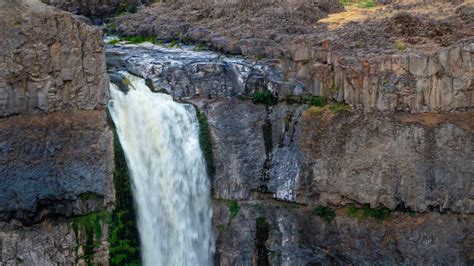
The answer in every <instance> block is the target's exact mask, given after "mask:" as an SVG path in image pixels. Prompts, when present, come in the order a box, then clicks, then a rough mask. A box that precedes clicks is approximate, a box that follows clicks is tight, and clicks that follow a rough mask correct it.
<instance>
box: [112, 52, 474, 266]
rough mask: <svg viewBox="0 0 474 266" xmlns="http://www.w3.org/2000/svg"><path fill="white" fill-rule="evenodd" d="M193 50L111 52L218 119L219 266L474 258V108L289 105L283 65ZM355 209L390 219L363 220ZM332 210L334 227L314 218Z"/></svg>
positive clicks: (117, 64)
mask: <svg viewBox="0 0 474 266" xmlns="http://www.w3.org/2000/svg"><path fill="white" fill-rule="evenodd" d="M190 49H192V47H183V48H182V49H181V48H173V49H169V48H166V47H164V46H153V45H151V44H142V45H138V46H137V45H123V44H117V45H111V46H110V47H109V50H108V51H109V53H108V54H109V55H110V57H109V58H110V59H112V60H110V63H109V65H110V66H111V67H114V68H116V69H126V70H128V71H130V72H132V73H134V74H136V75H139V76H142V77H144V78H146V79H148V84H149V85H150V86H151V87H152V88H151V89H153V90H155V91H160V90H164V91H166V92H167V93H170V94H171V95H173V96H174V97H175V98H176V99H179V100H184V101H190V102H192V103H193V104H195V105H196V106H197V107H198V108H199V109H200V110H201V111H202V112H203V113H204V114H205V115H206V116H207V120H208V124H209V127H210V131H211V134H212V145H213V155H214V156H213V158H212V159H213V160H214V163H213V165H214V166H215V173H214V175H213V176H212V180H213V187H212V191H213V197H214V199H215V203H214V226H215V230H216V232H217V236H216V237H217V242H216V244H217V263H218V264H220V265H252V264H259V263H267V262H268V263H269V264H270V265H295V264H298V265H310V264H315V263H316V264H317V263H341V264H345V263H355V264H358V263H364V262H369V263H374V264H377V263H392V264H400V263H408V264H409V263H427V264H443V263H448V264H449V263H450V264H458V265H465V264H469V263H470V262H471V261H472V259H473V255H472V252H471V251H472V248H473V246H472V239H471V237H470V234H471V233H469V232H472V230H473V227H472V225H471V222H472V221H471V220H472V217H473V216H472V215H473V200H474V195H473V194H472V186H473V184H472V182H473V177H474V169H473V168H472V164H471V163H470V162H471V161H472V160H473V159H474V154H473V151H472V146H473V141H474V140H473V136H474V135H473V132H474V131H473V124H472V121H474V116H473V113H472V112H470V111H466V112H450V113H441V114H436V113H421V114H410V113H409V112H405V113H395V112H381V111H372V112H365V111H363V110H357V108H351V107H350V106H349V105H343V104H340V103H337V102H335V101H334V100H332V101H331V100H330V101H329V103H328V104H327V105H326V106H324V107H314V106H313V107H310V106H309V103H310V102H311V101H307V100H305V96H304V95H303V96H302V95H298V94H292V93H287V94H286V96H284V97H283V96H281V95H285V91H284V90H283V89H282V88H285V86H286V88H293V91H296V90H297V89H298V88H299V86H298V85H297V84H292V85H291V86H293V87H291V86H290V85H289V84H290V83H285V81H284V74H283V73H284V72H282V71H280V70H281V69H280V68H278V67H275V65H273V64H272V62H256V61H253V60H249V59H245V60H244V59H241V58H226V57H223V56H220V55H218V54H216V53H212V52H196V51H192V50H190ZM203 65H204V66H205V68H204V67H203V68H198V66H203ZM237 66H238V67H237ZM196 69H200V70H199V71H196ZM179 77H183V79H180V78H179ZM248 77H254V78H253V79H251V78H248ZM256 80H257V81H258V82H255V81H256ZM255 84H258V86H255ZM282 84H285V86H282ZM259 90H269V91H271V92H273V95H274V96H275V97H274V99H273V101H272V105H264V104H258V103H257V104H256V103H253V102H252V96H253V95H254V94H255V93H256V92H258V91H259ZM288 91H290V90H287V92H288ZM310 99H311V98H310ZM316 99H318V100H321V98H316ZM285 202H286V203H285ZM350 204H355V205H354V206H358V207H359V208H362V206H364V208H369V209H370V208H372V209H375V208H378V207H381V206H383V207H384V208H386V209H384V211H385V212H388V213H389V216H390V218H388V220H377V219H372V218H370V219H369V220H365V219H364V220H362V221H361V220H360V219H359V218H357V217H353V216H351V215H349V214H348V211H347V209H348V208H349V207H348V206H352V205H350ZM239 205H240V207H236V206H239ZM321 206H329V207H328V208H329V209H330V210H333V209H334V210H336V218H335V219H334V220H332V221H331V222H329V223H327V222H325V221H324V219H323V220H322V219H321V218H320V217H319V216H317V215H315V214H313V210H314V209H315V208H318V207H321ZM390 213H391V215H390ZM262 219H264V220H262ZM371 219H372V220H371ZM265 228H266V229H265ZM262 230H263V231H262ZM449 232H452V233H449ZM262 234H263V236H262ZM427 243H429V244H427ZM448 243H449V244H448ZM433 253H436V254H442V255H441V256H440V257H438V256H435V257H433V256H432V254H433Z"/></svg>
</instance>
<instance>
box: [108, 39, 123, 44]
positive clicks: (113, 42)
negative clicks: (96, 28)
mask: <svg viewBox="0 0 474 266" xmlns="http://www.w3.org/2000/svg"><path fill="white" fill-rule="evenodd" d="M119 42H120V39H118V38H115V39H112V40H110V41H109V42H107V44H111V45H114V44H117V43H119Z"/></svg>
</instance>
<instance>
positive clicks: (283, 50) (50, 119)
mask: <svg viewBox="0 0 474 266" xmlns="http://www.w3.org/2000/svg"><path fill="white" fill-rule="evenodd" d="M59 2H61V1H59ZM59 2H58V3H59ZM65 2H66V1H65ZM72 2H73V3H75V4H78V3H82V2H81V1H72ZM76 2H77V3H76ZM116 2H117V1H116ZM118 2H120V1H118ZM348 2H349V3H353V4H349V5H348V4H347V3H348ZM356 2H357V3H359V2H364V3H359V4H357V3H356ZM367 2H369V3H372V4H373V5H374V6H372V5H371V4H370V5H369V4H367ZM67 3H68V5H69V6H71V5H72V4H71V3H69V2H67ZM127 3H128V2H127ZM343 4H344V5H343ZM55 5H56V6H58V7H61V8H64V5H61V4H55ZM101 5H107V4H103V3H93V2H91V3H90V4H89V5H88V9H87V10H85V11H81V9H75V10H71V9H70V8H64V9H66V10H68V11H73V12H75V13H76V14H79V15H72V14H71V13H68V12H66V11H61V10H59V9H56V8H53V7H51V6H47V5H45V4H42V3H40V2H39V1H34V0H7V1H4V2H2V3H1V4H0V7H1V8H0V13H1V16H0V23H1V26H2V28H5V29H7V30H6V31H3V32H1V33H0V34H1V35H2V38H1V45H0V57H1V58H2V60H1V61H0V64H1V66H0V70H1V72H0V117H1V118H0V128H1V130H0V135H1V136H2V137H1V138H0V160H1V161H2V164H1V166H0V173H1V176H0V191H1V193H0V264H7V265H12V264H17V263H26V264H36V265H50V264H58V263H59V264H71V263H77V264H87V263H96V264H109V263H110V264H119V263H117V260H113V259H111V258H112V255H114V254H116V253H114V252H116V251H114V250H115V249H114V248H110V246H111V244H110V243H111V241H112V242H113V241H115V240H114V239H111V235H112V234H111V233H110V232H109V227H110V226H111V224H112V225H113V224H114V223H113V222H111V221H110V220H111V218H110V217H111V214H112V213H114V209H115V210H116V209H121V208H124V206H128V207H130V206H131V205H133V204H130V203H128V205H127V204H125V205H124V204H122V201H123V197H127V196H126V195H124V194H126V193H130V191H128V190H127V189H125V190H124V189H123V187H121V186H120V185H118V184H117V182H116V181H117V178H118V176H120V175H118V174H117V172H120V171H123V169H118V168H120V167H121V166H122V167H123V164H121V163H120V162H119V159H118V158H117V156H116V155H117V154H120V152H119V153H117V152H118V150H117V149H118V148H117V145H115V148H114V144H113V143H114V134H113V125H112V124H111V123H110V121H109V120H108V119H107V112H106V104H107V102H108V100H109V95H108V83H109V77H110V80H112V82H114V83H116V84H117V85H118V86H119V87H121V88H122V89H123V90H124V91H126V90H127V87H128V85H129V84H128V82H127V80H125V79H123V78H122V77H121V75H120V71H128V72H130V73H132V74H134V75H136V76H139V77H142V78H144V79H145V80H146V83H147V85H148V86H149V87H150V89H151V90H153V91H156V92H161V93H168V94H170V95H171V96H173V98H174V99H175V100H176V101H180V102H187V103H192V104H193V105H194V106H196V108H197V110H198V117H199V120H200V122H201V123H200V125H201V135H202V136H201V137H202V138H203V141H202V143H201V146H202V150H203V153H204V155H205V157H206V161H207V170H208V174H209V178H210V179H211V182H212V209H213V229H214V236H215V245H216V247H215V256H214V257H215V259H214V263H215V264H216V265H320V264H324V265H332V264H337V265H340V264H341V265H345V264H429V265H432V264H433V265H445V264H449V265H471V264H472V263H474V163H473V162H474V149H473V147H474V146H473V144H474V112H473V110H474V109H473V107H474V31H473V29H474V3H473V2H472V1H430V2H429V3H428V2H427V1H408V0H400V1H341V2H340V1H336V0H318V1H306V0H291V1H290V0H278V1H267V0H263V1H246V0H232V1H210V0H209V1H207V0H204V1H185V0H178V1H166V2H164V3H155V4H150V5H149V6H140V7H139V8H138V10H128V11H129V12H125V13H124V14H121V15H120V16H116V17H111V18H108V19H106V23H107V24H106V26H104V27H103V29H101V28H99V27H95V26H90V24H91V23H90V20H89V19H88V18H85V17H82V16H80V15H86V16H92V17H95V15H91V13H90V10H99V9H95V8H96V7H98V6H101ZM109 5H110V8H111V10H112V9H114V8H115V7H116V3H115V2H113V3H112V4H109ZM114 6H115V7H114ZM132 11H133V12H132ZM441 14H442V15H441ZM102 30H104V31H106V32H107V33H108V34H111V35H113V36H115V37H109V38H108V41H107V42H108V44H105V43H104V42H103V41H102V38H103V35H102ZM144 41H148V42H144ZM150 42H151V43H150ZM107 71H108V72H109V75H108V74H107ZM122 160H123V159H122ZM118 170H120V171H118ZM125 171H126V170H125ZM114 173H115V174H114ZM114 177H115V179H116V180H115V183H114ZM122 181H123V180H122ZM116 190H117V193H116ZM121 198H122V199H121ZM131 209H132V210H133V208H131ZM132 216H133V215H132ZM112 217H114V216H113V215H112ZM114 228H116V227H114ZM118 228H120V227H118ZM114 230H115V229H114ZM112 231H113V230H112ZM128 236H129V235H128V234H127V235H125V236H122V237H125V238H126V237H128ZM132 242H133V241H132ZM113 245H114V244H112V246H113ZM111 250H112V251H111ZM118 261H120V260H118Z"/></svg>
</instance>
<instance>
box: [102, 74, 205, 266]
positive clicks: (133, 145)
mask: <svg viewBox="0 0 474 266" xmlns="http://www.w3.org/2000/svg"><path fill="white" fill-rule="evenodd" d="M122 74H124V75H125V76H126V77H127V79H128V80H129V81H130V83H131V85H130V90H129V92H128V93H127V94H124V93H123V92H121V91H119V90H118V88H117V87H116V86H115V85H113V84H111V98H112V100H111V101H110V104H109V110H110V113H111V115H112V119H113V120H114V123H115V125H116V128H117V133H118V135H119V139H120V143H121V144H122V148H123V150H124V151H125V156H126V159H127V165H128V168H129V170H130V173H131V178H132V184H133V188H134V189H133V193H134V199H135V202H136V205H137V209H138V210H137V211H138V229H139V233H140V241H141V248H142V262H143V264H144V265H163V266H168V265H173V266H181V265H183V266H187V265H193V266H194V265H196V266H199V265H212V253H213V237H212V231H211V215H212V213H211V212H212V211H211V207H210V182H209V180H208V177H207V174H206V169H205V163H204V158H203V155H202V152H201V149H200V145H199V124H198V120H197V117H196V112H195V110H194V107H193V106H191V105H185V104H180V103H176V102H174V101H173V100H172V98H171V97H170V96H168V95H166V94H161V93H153V92H151V91H150V89H149V88H148V87H147V86H146V85H145V81H144V80H143V79H141V78H138V77H135V76H132V75H130V74H128V73H122Z"/></svg>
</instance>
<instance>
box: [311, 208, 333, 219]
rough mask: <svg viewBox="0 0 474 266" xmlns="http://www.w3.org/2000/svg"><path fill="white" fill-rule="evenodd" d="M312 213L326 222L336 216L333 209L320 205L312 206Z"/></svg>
mask: <svg viewBox="0 0 474 266" xmlns="http://www.w3.org/2000/svg"><path fill="white" fill-rule="evenodd" d="M313 214H314V215H317V216H319V217H321V219H323V220H324V221H325V222H327V223H330V222H331V221H332V220H333V219H334V218H335V217H336V212H335V211H334V210H333V209H331V208H329V207H322V206H319V207H316V208H314V209H313Z"/></svg>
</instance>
